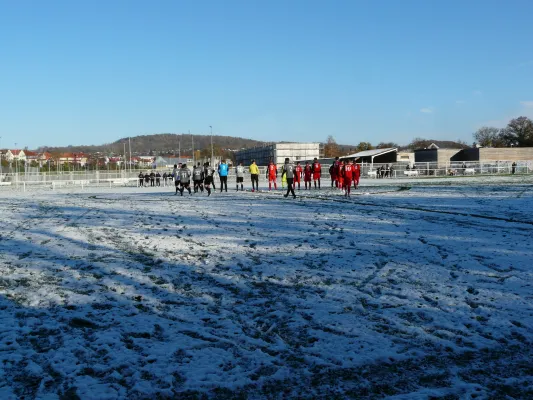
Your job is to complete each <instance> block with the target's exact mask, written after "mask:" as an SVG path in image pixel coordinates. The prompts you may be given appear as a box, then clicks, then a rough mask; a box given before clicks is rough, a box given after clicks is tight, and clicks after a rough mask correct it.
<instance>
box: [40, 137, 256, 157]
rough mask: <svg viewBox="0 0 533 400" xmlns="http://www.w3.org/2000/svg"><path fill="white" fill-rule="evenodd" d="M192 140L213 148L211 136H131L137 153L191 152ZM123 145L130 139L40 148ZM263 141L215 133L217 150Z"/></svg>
mask: <svg viewBox="0 0 533 400" xmlns="http://www.w3.org/2000/svg"><path fill="white" fill-rule="evenodd" d="M192 139H194V149H195V150H206V149H211V136H210V135H188V134H174V133H162V134H154V135H142V136H135V137H132V138H131V151H132V153H134V154H146V155H148V154H150V155H159V154H178V149H179V148H180V147H181V154H186V153H189V154H190V153H191V150H192ZM124 144H126V151H127V152H129V145H128V138H122V139H119V140H117V141H115V142H113V143H109V144H103V145H88V146H66V147H48V146H43V147H40V148H39V149H38V150H39V151H49V152H73V153H75V152H83V153H98V152H99V153H103V154H122V153H123V152H124ZM262 144H264V142H261V141H258V140H252V139H244V138H238V137H233V136H215V135H213V147H215V148H216V149H224V150H239V149H242V148H250V147H254V146H259V145H262Z"/></svg>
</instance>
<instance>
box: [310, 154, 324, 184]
mask: <svg viewBox="0 0 533 400" xmlns="http://www.w3.org/2000/svg"><path fill="white" fill-rule="evenodd" d="M312 169H313V181H314V183H315V189H316V183H317V182H318V189H319V190H320V177H321V176H322V166H321V165H320V163H319V162H318V159H317V158H316V157H315V159H314V161H313V166H312Z"/></svg>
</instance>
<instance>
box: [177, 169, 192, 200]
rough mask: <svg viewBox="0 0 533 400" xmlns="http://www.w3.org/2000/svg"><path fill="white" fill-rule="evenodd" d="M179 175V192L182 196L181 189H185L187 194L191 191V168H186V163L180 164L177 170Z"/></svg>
mask: <svg viewBox="0 0 533 400" xmlns="http://www.w3.org/2000/svg"><path fill="white" fill-rule="evenodd" d="M178 174H179V176H180V193H181V195H182V196H183V190H184V189H187V191H188V192H189V194H192V192H191V170H190V169H189V168H187V165H186V164H182V166H181V169H180V170H179V172H178Z"/></svg>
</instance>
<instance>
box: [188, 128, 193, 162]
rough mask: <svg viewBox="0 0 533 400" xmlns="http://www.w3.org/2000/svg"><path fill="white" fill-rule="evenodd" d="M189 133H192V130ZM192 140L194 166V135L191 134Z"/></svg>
mask: <svg viewBox="0 0 533 400" xmlns="http://www.w3.org/2000/svg"><path fill="white" fill-rule="evenodd" d="M189 135H191V131H190V130H189ZM191 141H192V166H193V167H194V135H191Z"/></svg>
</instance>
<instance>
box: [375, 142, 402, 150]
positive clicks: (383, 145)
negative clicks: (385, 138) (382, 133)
mask: <svg viewBox="0 0 533 400" xmlns="http://www.w3.org/2000/svg"><path fill="white" fill-rule="evenodd" d="M392 147H398V143H394V142H381V143H380V144H378V145H377V146H376V149H389V148H392Z"/></svg>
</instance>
